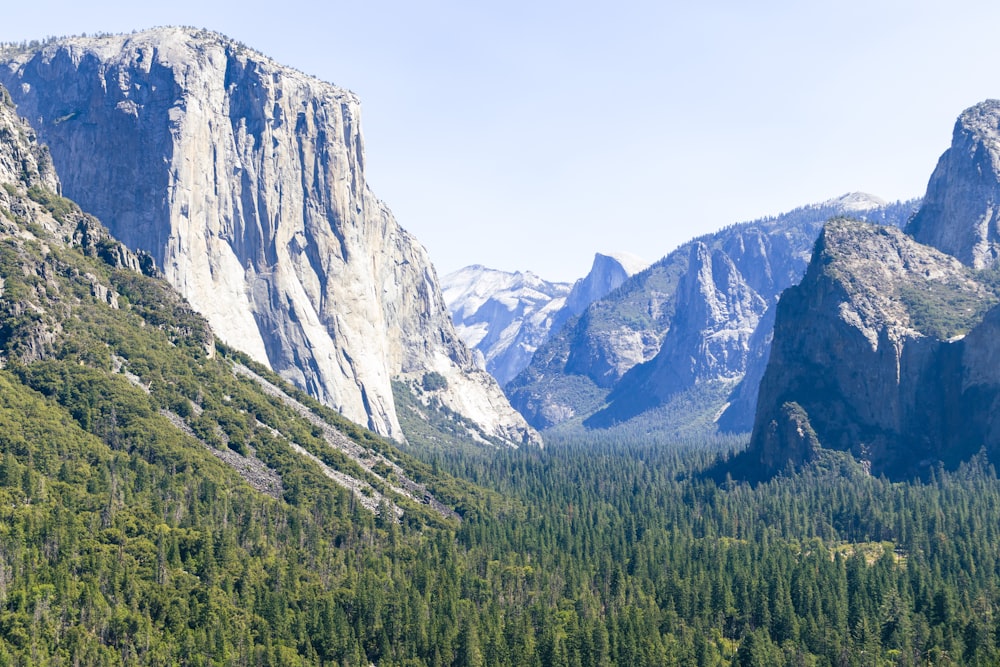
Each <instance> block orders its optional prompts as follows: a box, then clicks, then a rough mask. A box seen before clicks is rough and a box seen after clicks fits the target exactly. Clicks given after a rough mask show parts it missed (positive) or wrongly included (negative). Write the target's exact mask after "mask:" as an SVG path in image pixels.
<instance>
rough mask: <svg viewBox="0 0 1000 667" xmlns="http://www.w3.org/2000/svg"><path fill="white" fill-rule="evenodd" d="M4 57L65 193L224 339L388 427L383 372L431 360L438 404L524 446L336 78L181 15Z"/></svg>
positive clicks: (7, 78)
mask: <svg viewBox="0 0 1000 667" xmlns="http://www.w3.org/2000/svg"><path fill="white" fill-rule="evenodd" d="M3 57H4V59H5V65H4V66H0V79H2V81H3V83H5V84H6V85H7V86H8V87H9V88H10V89H11V92H12V96H13V98H14V101H15V102H16V103H17V105H18V109H19V111H20V113H21V114H22V115H23V116H25V117H27V118H28V120H29V121H30V122H31V124H32V126H33V127H34V128H35V130H36V131H37V133H38V135H39V137H40V139H41V140H42V141H44V142H46V143H47V144H48V145H49V146H50V149H51V153H52V159H53V162H54V163H55V165H56V168H57V169H58V170H59V172H60V174H61V175H62V177H63V186H64V189H65V191H66V193H67V194H68V195H69V196H71V197H73V198H74V199H76V200H77V201H78V202H79V203H80V204H81V205H82V206H83V207H84V208H85V209H86V210H88V211H90V212H92V213H94V214H96V215H97V216H98V217H100V218H102V219H103V220H104V221H105V223H106V224H108V226H109V227H110V228H111V230H112V232H113V233H114V234H115V235H116V236H117V237H118V238H120V239H122V240H123V241H125V242H126V243H127V244H128V245H129V246H130V247H131V248H137V249H142V250H145V251H148V252H149V253H150V254H151V255H152V257H153V258H155V260H156V263H157V264H158V265H159V266H160V267H162V271H163V273H164V275H165V276H166V278H167V279H168V280H169V281H170V282H171V283H172V284H173V285H174V286H175V287H177V289H178V290H179V291H180V292H181V293H182V294H183V295H184V296H185V297H186V298H187V299H188V300H189V301H190V303H191V304H192V306H194V308H195V309H196V310H198V311H199V312H201V313H202V314H204V315H205V316H206V318H207V319H208V320H209V322H210V323H211V325H212V327H213V329H214V330H215V331H216V333H217V334H218V336H219V337H220V338H222V339H223V340H224V341H226V342H227V343H229V344H231V345H233V346H235V347H237V348H239V349H241V350H243V351H245V352H247V353H249V354H250V355H251V356H252V357H253V358H255V359H256V360H258V361H261V362H264V363H267V364H269V365H270V366H271V367H272V368H274V369H275V370H276V371H278V372H280V373H281V374H282V375H283V376H284V377H286V378H288V379H290V380H292V381H293V382H295V383H296V384H297V385H299V386H300V387H303V388H305V389H307V390H308V391H309V392H310V393H312V394H313V395H315V396H316V397H318V398H319V399H321V400H322V401H323V402H325V403H327V404H329V405H331V406H333V407H335V408H337V409H338V410H339V411H341V412H342V413H343V414H344V415H346V416H347V417H349V418H350V419H352V420H354V421H357V422H359V423H361V424H364V425H366V426H368V427H370V428H371V429H373V430H375V431H377V432H379V433H382V434H385V435H389V436H391V437H394V438H397V439H402V438H403V437H404V434H403V432H402V430H401V428H400V425H399V420H398V418H397V415H396V410H395V406H394V402H393V394H392V388H391V381H392V380H393V379H394V378H407V377H413V376H422V375H423V374H424V373H426V372H435V373H438V374H440V375H442V376H444V377H446V378H447V379H448V381H449V384H448V386H449V388H450V389H449V390H448V391H445V392H442V396H441V402H442V403H443V404H444V405H445V406H446V407H448V408H449V409H451V410H455V411H457V412H459V413H461V414H462V415H464V417H466V418H469V419H471V420H472V421H474V422H476V423H477V424H478V425H480V426H481V427H482V428H483V430H484V431H486V432H488V433H490V434H491V435H494V436H496V437H498V438H503V439H505V440H507V441H509V442H513V443H521V442H537V434H535V433H534V432H533V431H532V430H531V429H530V428H529V427H528V426H527V425H526V424H525V423H524V421H523V419H522V418H521V417H520V416H519V415H517V414H516V413H515V412H514V411H513V410H512V409H511V408H510V407H509V405H508V404H507V401H506V399H505V398H504V397H503V395H502V393H501V391H500V389H499V387H498V386H497V385H496V383H495V382H494V381H493V380H492V378H490V377H489V376H488V375H487V374H486V373H485V372H482V371H479V370H478V369H477V368H476V367H475V364H474V360H473V356H472V354H471V353H470V352H469V351H468V350H467V348H466V347H465V346H464V345H463V344H462V343H461V341H460V340H459V339H458V336H457V335H456V334H455V331H454V328H453V327H452V324H451V321H450V317H449V314H448V311H447V309H446V307H445V305H444V301H443V299H442V297H441V292H440V290H439V288H438V285H437V279H436V277H435V273H434V269H433V267H432V266H431V263H430V260H429V259H428V256H427V253H426V251H425V250H424V249H423V248H422V247H421V246H420V245H419V244H418V243H417V242H416V240H415V239H413V237H411V236H410V235H409V234H408V233H407V232H406V231H404V230H403V229H402V228H401V227H400V226H399V225H398V224H397V223H396V221H395V220H394V219H393V217H392V214H391V213H390V211H389V210H388V208H387V207H386V206H385V205H384V204H383V203H382V202H380V201H379V200H378V199H377V198H376V197H375V196H374V194H373V193H372V191H371V190H370V189H369V187H368V184H367V182H366V181H365V170H364V159H365V158H364V147H363V144H364V142H363V139H362V135H361V128H360V108H359V103H358V99H357V98H356V97H355V96H354V95H353V94H352V93H350V92H349V91H346V90H343V89H340V88H337V87H335V86H332V85H330V84H327V83H324V82H322V81H319V80H317V79H314V78H312V77H308V76H306V75H304V74H302V73H300V72H297V71H295V70H292V69H289V68H287V67H283V66H281V65H279V64H277V63H275V62H274V61H272V60H270V59H268V58H266V57H264V56H262V55H260V54H259V53H256V52H254V51H252V50H250V49H247V48H246V47H244V46H243V45H241V44H238V43H235V42H232V41H230V40H227V39H225V38H223V37H221V36H219V35H217V34H214V33H210V32H206V31H195V30H190V29H180V28H161V29H155V30H151V31H148V32H143V33H137V34H133V35H126V36H113V37H102V38H69V39H64V40H57V41H55V42H53V43H50V44H48V45H46V46H45V47H44V48H42V49H41V50H39V51H35V52H22V53H16V52H12V51H7V52H5V53H4V54H3Z"/></svg>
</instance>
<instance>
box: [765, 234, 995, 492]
mask: <svg viewBox="0 0 1000 667" xmlns="http://www.w3.org/2000/svg"><path fill="white" fill-rule="evenodd" d="M996 290H997V282H996V276H994V275H992V274H983V273H981V272H977V271H975V270H973V269H971V268H969V267H966V266H964V265H963V264H962V263H961V262H959V261H958V260H957V259H955V258H954V257H951V256H949V255H946V254H944V253H942V252H940V251H939V250H936V249H934V248H931V247H929V246H925V245H921V244H919V243H917V242H916V241H914V240H913V239H912V238H910V237H909V236H907V235H905V234H903V233H902V232H901V231H899V230H897V229H892V228H887V227H876V226H873V225H868V224H865V223H860V222H850V221H836V222H831V223H830V224H828V225H827V226H826V227H825V229H824V231H823V233H822V235H821V236H820V239H819V241H818V242H817V245H816V251H815V254H814V255H813V258H812V261H811V263H810V265H809V268H808V270H807V272H806V275H805V277H804V278H803V280H802V282H801V283H800V284H799V285H798V286H795V287H792V288H790V289H788V290H786V291H785V292H784V294H783V295H782V297H781V301H780V302H779V304H778V311H777V316H776V323H775V328H774V343H773V345H772V349H771V355H770V361H769V363H768V366H767V371H766V373H765V375H764V379H763V381H762V382H761V386H760V395H759V401H758V409H757V416H756V422H755V425H754V431H753V436H752V440H751V445H750V449H749V452H750V454H749V456H750V459H751V460H752V462H753V463H754V464H756V465H759V466H760V467H761V468H762V469H763V470H765V471H771V472H775V471H780V470H782V469H783V468H784V467H785V466H787V465H788V464H789V463H791V464H793V465H798V464H801V463H803V462H804V461H805V460H808V459H809V458H810V457H811V454H812V453H814V452H815V451H816V448H817V446H818V445H821V446H822V447H824V448H829V449H836V450H844V451H850V452H851V453H852V454H853V455H854V456H855V457H856V458H858V459H859V460H862V461H866V462H868V464H869V465H870V467H871V470H872V472H875V473H884V474H887V475H890V476H909V475H914V474H921V473H926V472H927V471H928V470H929V469H930V467H931V466H933V465H936V464H937V462H939V461H943V462H945V464H946V465H949V466H953V465H956V464H957V463H958V462H959V461H961V460H964V459H966V458H968V457H969V456H971V455H972V454H974V453H975V452H976V451H978V450H979V449H980V447H986V448H987V449H988V450H990V451H991V452H992V453H994V454H995V453H1000V429H998V427H1000V422H997V419H996V417H994V416H993V415H996V414H1000V413H998V412H997V411H996V408H997V407H1000V372H998V369H1000V364H998V363H996V362H997V357H998V355H1000V347H998V346H997V345H996V342H995V341H996V340H997V337H996V336H997V327H998V326H1000V309H997V308H994V306H995V305H996V304H997V302H998V300H1000V299H998V298H997V293H996Z"/></svg>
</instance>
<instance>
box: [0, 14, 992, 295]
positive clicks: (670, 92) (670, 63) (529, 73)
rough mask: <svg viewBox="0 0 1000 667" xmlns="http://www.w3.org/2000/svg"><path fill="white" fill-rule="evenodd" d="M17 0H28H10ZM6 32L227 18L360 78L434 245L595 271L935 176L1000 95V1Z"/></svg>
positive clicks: (100, 20) (69, 18) (375, 181)
mask: <svg viewBox="0 0 1000 667" xmlns="http://www.w3.org/2000/svg"><path fill="white" fill-rule="evenodd" d="M8 4H13V3H8ZM3 14H4V17H3V22H2V24H0V41H20V40H24V39H33V38H42V37H45V36H47V35H65V34H79V33H82V32H86V33H94V32H128V31H131V30H134V29H142V28H148V27H152V26H156V25H176V24H182V25H193V26H197V27H204V28H210V29H213V30H217V31H219V32H222V33H224V34H227V35H229V36H230V37H233V38H235V39H238V40H240V41H243V42H244V43H246V44H247V45H249V46H251V47H253V48H256V49H258V50H260V51H262V52H264V53H266V54H268V55H270V56H272V57H273V58H275V59H277V60H279V61H281V62H284V63H286V64H288V65H292V66H294V67H296V68H298V69H300V70H302V71H304V72H307V73H309V74H313V75H316V76H318V77H320V78H322V79H325V80H327V81H332V82H334V83H336V84H338V85H341V86H344V87H347V88H350V89H351V90H353V91H355V92H356V93H358V94H359V95H360V96H361V99H362V108H363V126H364V132H365V138H366V144H367V150H368V180H369V183H370V184H371V186H372V188H373V190H374V191H375V192H376V194H378V196H379V197H381V198H382V199H384V200H385V201H386V202H387V203H388V204H389V206H390V208H392V210H393V211H394V213H395V214H396V217H397V219H398V220H399V222H400V223H401V224H402V225H403V226H404V227H405V228H407V229H408V230H410V231H411V232H413V233H414V234H415V235H416V236H417V238H419V239H420V240H421V241H422V242H423V243H424V245H425V246H427V248H428V250H429V251H430V253H431V257H432V259H433V260H434V262H435V264H436V265H437V267H438V271H439V273H442V274H443V273H447V272H450V271H453V270H455V269H458V268H460V267H462V266H464V265H466V264H473V263H479V264H485V265H487V266H491V267H494V268H500V269H507V270H515V269H527V270H531V271H534V272H535V273H537V274H539V275H541V276H542V277H544V278H548V279H551V280H573V279H575V278H578V277H580V276H582V275H583V274H584V273H585V272H586V271H587V269H588V268H589V265H590V261H591V258H592V256H593V253H594V252H595V251H617V250H625V251H629V252H632V253H635V254H637V255H640V256H642V257H645V258H646V259H648V260H655V259H657V258H659V257H661V256H663V255H664V254H666V253H667V252H669V251H670V250H671V249H673V248H674V247H676V246H677V245H678V244H679V243H681V242H683V241H685V240H687V239H689V238H691V237H692V236H694V235H696V234H700V233H704V232H707V231H712V230H715V229H718V228H720V227H722V226H725V225H727V224H729V223H732V222H737V221H741V220H748V219H752V218H757V217H760V216H763V215H769V214H776V213H779V212H782V211H785V210H788V209H791V208H794V207H796V206H799V205H802V204H807V203H812V202H816V201H821V200H824V199H828V198H830V197H834V196H838V195H840V194H843V193H845V192H848V191H852V190H864V191H867V192H871V193H872V194H876V195H878V196H881V197H883V198H886V199H892V200H894V199H904V198H908V197H911V196H918V195H922V194H923V191H924V188H925V187H926V184H927V179H928V177H929V176H930V173H931V171H932V169H933V168H934V165H935V163H936V161H937V158H938V156H939V155H940V154H941V152H943V151H944V150H945V148H947V146H948V144H949V142H950V138H951V131H952V127H953V125H954V121H955V118H956V117H957V116H958V114H959V113H960V112H961V111H962V110H963V109H965V108H966V107H968V106H970V105H972V104H974V103H976V102H978V101H980V100H982V99H986V98H988V97H1000V74H998V73H997V69H998V67H997V66H998V65H1000V40H997V39H996V38H995V35H994V33H995V30H996V27H997V26H1000V3H996V2H985V1H983V2H968V1H963V0H958V1H953V2H949V3H943V2H926V1H922V0H921V1H918V2H902V1H898V2H896V1H894V2H884V1H883V2H880V1H879V0H866V1H862V0H840V1H838V2H812V3H804V2H793V1H786V2H762V3H745V2H705V3H701V4H700V6H695V3H689V2H684V3H677V2H669V1H667V2H647V1H629V0H624V1H619V2H590V1H586V0H580V1H576V2H563V1H553V2H544V0H535V1H533V2H527V1H523V0H505V1H504V2H457V1H450V0H448V1H445V0H441V1H436V2H435V1H432V2H413V1H411V2H403V1H395V0H393V1H389V0H382V1H380V0H371V1H368V2H364V1H361V2H359V1H357V0H355V2H351V3H343V2H325V3H319V2H300V1H298V0H284V1H279V2H274V1H270V2H258V1H256V0H252V1H248V2H242V3H238V4H237V3H217V2H212V1H211V0H200V1H198V2H195V1H192V0H170V1H169V2H160V3H157V2H128V3H124V2H123V3H117V2H91V3H84V2H79V0H76V1H75V2H53V1H50V0H34V1H33V2H30V3H29V2H23V3H17V4H14V6H13V7H5V8H4V12H3Z"/></svg>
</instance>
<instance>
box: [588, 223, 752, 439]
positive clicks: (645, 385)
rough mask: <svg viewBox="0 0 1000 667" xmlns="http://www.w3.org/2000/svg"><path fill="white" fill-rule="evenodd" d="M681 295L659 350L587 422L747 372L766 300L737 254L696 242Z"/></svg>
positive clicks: (626, 415)
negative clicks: (740, 265) (738, 262)
mask: <svg viewBox="0 0 1000 667" xmlns="http://www.w3.org/2000/svg"><path fill="white" fill-rule="evenodd" d="M676 298H677V306H676V311H675V314H674V318H673V320H672V322H671V326H670V330H669V331H667V334H666V336H664V338H663V344H662V345H661V346H660V350H659V352H658V353H657V354H656V356H655V357H654V358H653V359H651V360H650V361H649V362H647V363H644V364H639V365H637V366H635V367H633V368H632V369H631V370H629V371H628V373H626V374H625V376H624V377H623V378H622V379H621V382H619V383H618V385H617V386H616V387H615V389H614V391H612V392H611V394H610V396H609V399H610V405H609V406H608V407H607V408H605V409H604V410H602V411H600V412H598V413H596V414H595V415H594V417H592V418H591V419H590V420H588V422H586V423H587V424H588V425H593V426H602V425H606V424H610V423H614V422H617V421H624V420H627V419H630V418H631V417H634V416H636V415H637V414H639V413H640V412H642V411H643V410H645V409H648V408H649V407H652V406H656V405H660V404H663V403H665V402H666V401H667V399H669V398H670V397H671V396H673V395H675V394H677V393H679V392H681V391H684V390H686V389H690V388H691V387H693V386H694V385H696V384H701V383H705V382H721V383H734V382H737V381H739V380H740V379H741V378H742V377H743V374H744V373H745V371H746V367H747V361H748V359H749V353H750V345H749V341H750V337H751V336H752V335H753V333H754V331H755V330H756V328H757V324H758V322H760V319H761V317H762V316H763V314H764V312H765V311H766V310H767V302H766V301H765V300H764V299H763V298H762V297H761V296H760V295H759V294H758V293H757V292H756V291H755V290H754V289H753V288H752V287H750V285H749V284H748V283H747V281H746V279H745V278H744V277H743V275H742V274H741V273H740V271H739V270H738V269H737V268H736V265H735V264H734V263H733V260H732V258H731V257H730V256H729V255H728V254H726V253H725V252H723V251H721V250H716V251H714V252H713V251H712V250H710V249H709V248H708V247H707V246H706V245H705V244H704V243H702V242H700V241H699V242H695V243H694V244H693V245H692V246H691V248H690V258H689V259H688V270H687V272H686V273H684V275H682V276H681V278H680V281H679V283H678V286H677V296H676Z"/></svg>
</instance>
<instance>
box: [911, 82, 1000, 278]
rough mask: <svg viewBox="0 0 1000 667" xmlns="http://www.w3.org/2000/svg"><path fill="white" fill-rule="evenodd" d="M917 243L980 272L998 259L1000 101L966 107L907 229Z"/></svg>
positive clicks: (999, 220) (999, 253)
mask: <svg viewBox="0 0 1000 667" xmlns="http://www.w3.org/2000/svg"><path fill="white" fill-rule="evenodd" d="M906 232H907V234H910V235H911V236H912V237H913V238H915V239H916V240H917V241H919V242H920V243H923V244H925V245H929V246H933V247H935V248H937V249H938V250H941V251H942V252H946V253H948V254H949V255H952V256H953V257H957V258H958V259H960V260H961V261H962V263H964V264H966V265H968V266H972V267H974V268H977V269H980V268H984V267H987V266H992V265H993V264H994V263H995V262H996V260H997V257H998V256H1000V100H987V101H985V102H982V103H980V104H977V105H976V106H974V107H971V108H969V109H967V110H966V111H965V112H963V113H962V115H961V116H959V118H958V121H957V122H956V123H955V131H954V133H953V136H952V144H951V147H950V148H949V149H948V150H947V151H945V152H944V154H943V155H942V156H941V159H940V160H939V161H938V164H937V167H936V168H935V169H934V173H933V174H932V175H931V178H930V182H929V183H928V184H927V194H926V196H925V197H924V201H923V205H922V206H921V207H920V210H919V211H918V212H917V215H915V216H914V218H913V220H912V221H911V222H910V224H909V225H907V227H906Z"/></svg>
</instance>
